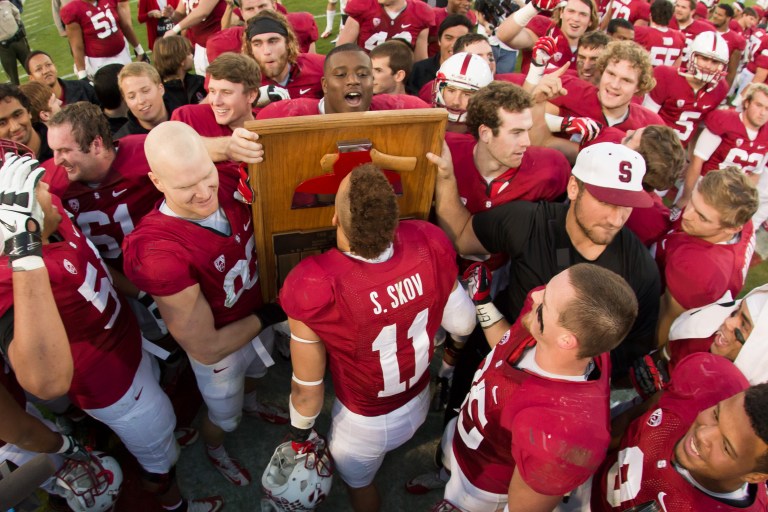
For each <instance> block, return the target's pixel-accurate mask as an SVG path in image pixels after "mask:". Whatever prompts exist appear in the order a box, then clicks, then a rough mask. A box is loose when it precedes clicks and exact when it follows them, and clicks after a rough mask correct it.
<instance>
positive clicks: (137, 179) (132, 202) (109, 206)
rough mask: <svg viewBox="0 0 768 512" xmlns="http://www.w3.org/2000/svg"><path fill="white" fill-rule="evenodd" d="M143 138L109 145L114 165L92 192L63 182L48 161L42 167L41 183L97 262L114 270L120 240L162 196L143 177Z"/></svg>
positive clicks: (119, 265) (78, 184) (145, 168)
mask: <svg viewBox="0 0 768 512" xmlns="http://www.w3.org/2000/svg"><path fill="white" fill-rule="evenodd" d="M146 138H147V136H146V135H129V136H127V137H123V138H122V139H120V140H119V141H117V142H115V147H116V148H117V154H116V156H115V160H114V161H113V162H112V166H111V168H110V170H109V173H108V174H107V176H106V177H105V178H104V180H103V181H102V182H101V183H100V184H99V185H98V187H96V188H92V187H90V186H89V185H88V184H87V183H83V182H80V181H69V179H68V178H67V171H66V169H64V167H62V166H56V164H54V162H53V159H50V160H48V161H47V162H45V163H44V164H43V166H44V167H45V168H46V173H45V176H44V177H43V181H45V182H47V183H48V184H49V185H50V190H51V193H52V194H56V195H57V196H59V197H61V200H62V203H63V204H64V207H65V208H66V209H67V211H68V212H69V213H71V214H72V216H73V217H74V218H75V222H76V223H77V225H78V226H79V227H80V229H81V230H82V231H83V233H84V234H85V236H86V237H88V239H89V240H90V241H91V243H92V244H93V245H95V246H96V248H97V249H98V250H99V254H101V257H102V258H104V260H105V261H106V262H107V263H109V264H111V265H113V266H114V267H115V268H116V269H118V270H122V268H123V253H122V250H121V249H120V247H121V246H122V244H123V238H124V237H125V235H127V234H128V233H130V232H131V231H133V228H134V227H135V226H136V225H137V224H138V223H139V221H141V219H142V218H143V217H144V215H146V214H147V213H149V212H150V211H152V209H153V208H154V206H155V204H156V203H157V201H158V200H160V198H161V197H162V196H163V194H162V193H160V191H159V190H157V188H155V186H154V185H153V184H152V182H151V181H150V179H149V176H148V174H147V173H149V172H150V170H151V169H150V168H149V164H148V163H147V157H146V156H145V154H144V140H145V139H146Z"/></svg>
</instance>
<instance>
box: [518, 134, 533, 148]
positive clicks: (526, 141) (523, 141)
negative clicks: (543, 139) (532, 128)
mask: <svg viewBox="0 0 768 512" xmlns="http://www.w3.org/2000/svg"><path fill="white" fill-rule="evenodd" d="M530 145H531V133H530V132H529V131H527V130H526V131H524V132H523V134H522V135H521V136H520V146H522V147H524V148H527V147H529V146H530Z"/></svg>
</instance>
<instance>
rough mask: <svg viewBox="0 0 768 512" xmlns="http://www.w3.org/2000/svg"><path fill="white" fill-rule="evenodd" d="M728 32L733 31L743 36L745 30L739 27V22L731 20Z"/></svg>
mask: <svg viewBox="0 0 768 512" xmlns="http://www.w3.org/2000/svg"><path fill="white" fill-rule="evenodd" d="M728 30H733V31H734V32H738V33H739V34H742V33H743V32H744V29H743V28H741V25H739V22H738V21H736V20H734V19H731V21H729V22H728Z"/></svg>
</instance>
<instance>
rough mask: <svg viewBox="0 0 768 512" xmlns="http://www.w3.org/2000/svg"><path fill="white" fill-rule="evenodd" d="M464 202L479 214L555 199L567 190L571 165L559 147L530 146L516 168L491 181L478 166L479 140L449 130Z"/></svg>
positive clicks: (450, 145) (473, 211) (450, 147)
mask: <svg viewBox="0 0 768 512" xmlns="http://www.w3.org/2000/svg"><path fill="white" fill-rule="evenodd" d="M445 142H446V143H447V144H448V148H449V149H450V150H451V157H452V158H453V168H454V174H455V175H456V182H457V185H458V187H459V196H460V197H461V202H462V203H464V206H466V207H467V209H468V210H469V212H470V213H472V214H474V213H478V212H482V211H485V210H490V209H491V208H493V207H495V206H498V205H500V204H504V203H508V202H510V201H518V200H520V201H554V200H555V199H556V198H557V197H559V196H561V195H563V194H564V193H565V187H566V185H567V183H568V178H569V177H570V175H571V166H570V165H569V164H568V160H567V159H566V158H565V157H564V156H563V154H562V153H561V152H559V151H557V150H553V149H548V148H539V147H533V146H531V147H529V148H528V149H526V150H525V154H524V155H523V160H522V162H521V163H520V165H519V166H518V167H516V168H514V169H508V170H507V171H506V172H504V173H503V174H502V175H501V176H498V177H496V178H494V179H493V180H492V181H490V182H488V181H486V179H485V178H483V177H482V176H481V175H480V171H478V170H477V167H475V161H474V148H475V145H476V144H477V141H476V140H475V138H474V137H472V136H471V135H469V134H455V133H446V135H445Z"/></svg>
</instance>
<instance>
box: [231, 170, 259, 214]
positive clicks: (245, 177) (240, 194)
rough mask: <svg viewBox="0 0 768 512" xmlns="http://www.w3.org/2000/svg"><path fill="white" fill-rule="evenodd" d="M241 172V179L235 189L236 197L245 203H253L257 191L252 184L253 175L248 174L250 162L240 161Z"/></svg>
mask: <svg viewBox="0 0 768 512" xmlns="http://www.w3.org/2000/svg"><path fill="white" fill-rule="evenodd" d="M238 172H239V173H240V180H239V181H238V182H237V190H235V194H234V195H235V199H237V200H238V201H240V202H241V203H245V204H253V198H254V196H255V195H256V192H255V191H254V190H253V187H252V186H251V176H250V174H248V164H247V163H245V162H241V163H240V167H239V168H238Z"/></svg>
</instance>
